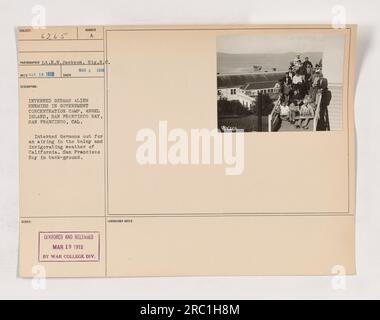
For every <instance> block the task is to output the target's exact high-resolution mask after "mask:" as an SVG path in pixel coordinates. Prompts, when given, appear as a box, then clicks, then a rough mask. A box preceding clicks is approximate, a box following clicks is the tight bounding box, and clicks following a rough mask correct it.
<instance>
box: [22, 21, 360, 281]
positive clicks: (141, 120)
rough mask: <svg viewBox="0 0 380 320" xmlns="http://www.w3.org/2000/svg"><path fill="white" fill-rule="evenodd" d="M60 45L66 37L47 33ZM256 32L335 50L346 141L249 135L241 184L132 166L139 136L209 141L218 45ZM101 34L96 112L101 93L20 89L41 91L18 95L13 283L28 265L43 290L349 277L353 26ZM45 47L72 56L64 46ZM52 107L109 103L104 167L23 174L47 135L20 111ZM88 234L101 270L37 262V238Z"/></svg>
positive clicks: (71, 86)
mask: <svg viewBox="0 0 380 320" xmlns="http://www.w3.org/2000/svg"><path fill="white" fill-rule="evenodd" d="M80 29H82V28H80ZM48 30H49V29H48ZM78 30H79V29H78ZM64 31H67V33H68V34H69V37H70V36H71V34H75V32H73V31H72V29H70V28H66V29H65V28H58V27H56V28H53V29H51V32H53V33H55V32H58V33H60V32H64ZM39 32H41V31H39V30H33V31H32V32H29V33H26V37H27V38H29V37H30V36H31V34H32V35H33V33H37V34H38V33H39ZM260 32H264V34H265V33H268V34H276V35H277V36H279V37H281V34H287V33H292V34H293V33H294V34H300V35H301V36H305V35H307V34H313V33H317V34H325V37H329V36H331V35H332V36H334V37H336V36H341V37H343V39H344V41H340V42H341V43H344V44H345V46H344V47H342V50H341V56H342V60H341V61H342V63H341V65H342V67H343V68H342V78H343V87H344V89H343V93H344V99H343V110H344V112H343V116H344V120H343V130H342V131H334V132H314V133H310V132H308V133H298V132H294V133H259V134H246V135H245V151H244V152H245V169H244V172H243V174H242V175H240V176H226V175H225V174H224V171H223V169H224V168H220V167H218V166H193V165H189V166H182V165H180V166H175V167H174V166H171V165H169V166H155V165H152V166H140V165H139V164H138V163H137V162H136V156H135V152H136V148H137V147H138V145H136V140H135V139H136V133H137V132H138V130H140V129H142V128H154V127H155V126H156V125H157V124H158V121H160V120H166V121H168V123H169V126H171V125H173V126H174V127H179V128H183V129H187V130H190V129H191V128H208V129H213V128H215V127H216V124H215V123H216V118H217V116H216V46H215V43H216V37H217V36H220V35H231V34H237V35H240V34H257V33H260ZM78 34H79V31H78ZM104 34H105V44H104V46H105V49H106V51H105V58H106V59H107V61H108V65H107V67H106V79H105V83H104V84H105V88H106V89H105V90H106V91H105V92H106V94H105V100H104V96H102V95H101V94H100V92H102V90H101V88H99V84H103V82H102V81H89V80H86V81H85V82H80V80H78V81H77V80H75V81H74V82H72V81H71V79H70V80H68V79H58V80H55V81H54V80H52V79H43V80H40V79H38V80H36V79H27V80H24V79H20V84H29V83H37V84H38V86H37V88H36V89H28V90H21V91H20V92H21V94H20V129H21V135H20V161H21V162H20V164H21V167H20V172H21V217H22V219H21V224H20V226H21V230H20V231H21V234H20V237H21V238H20V241H21V242H20V274H21V276H23V277H29V276H32V274H33V266H35V265H37V264H38V265H42V266H43V267H44V268H46V275H47V276H48V277H78V276H111V277H112V276H150V275H155V276H165V275H166V276H174V275H255V274H256V275H260V274H263V275H281V274H283V275H292V274H293V275H300V274H313V275H314V274H316V275H322V274H329V272H330V271H331V269H332V268H334V266H344V268H345V270H346V272H347V273H349V274H353V273H355V249H354V243H355V242H354V238H355V237H354V209H353V208H354V202H355V193H354V191H353V189H354V180H353V178H352V177H354V176H355V171H354V161H355V159H354V157H353V154H354V153H353V152H354V141H353V99H352V78H351V77H352V76H353V68H354V59H355V56H354V48H355V43H356V42H355V41H356V39H355V35H356V28H355V27H354V26H347V28H346V29H343V30H339V31H336V30H333V29H331V28H330V27H329V26H203V27H202V26H196V27H194V26H187V27H184V26H182V27H179V26H172V27H165V26H161V27H159V26H158V27H105V31H104ZM19 36H20V40H21V41H20V45H19V46H20V50H21V51H26V50H31V49H34V50H40V49H41V48H40V44H39V43H40V41H35V42H34V41H30V42H28V41H22V40H27V38H25V36H24V33H22V32H20V33H19ZM37 39H38V37H37ZM97 42H98V41H96V40H95V42H94V43H93V42H92V41H87V42H84V43H83V46H84V48H81V50H85V49H88V50H93V49H91V46H95V48H96V45H97ZM52 43H53V44H52V45H53V48H55V47H56V50H58V49H59V50H62V49H63V50H68V48H70V45H71V40H68V41H67V42H65V41H54V42H52ZM163 43H164V44H165V45H162V44H163ZM42 45H46V42H42ZM87 46H90V48H87ZM99 46H100V44H99ZM48 49H50V48H48V47H45V48H43V50H48ZM50 50H51V49H50ZM325 50H326V55H325V57H324V58H325V60H326V64H327V65H329V64H331V63H332V58H331V54H330V53H329V49H326V48H325ZM49 53H50V52H49V51H48V52H47V55H49ZM337 63H338V64H339V62H337ZM97 86H98V87H97ZM86 91H87V92H86ZM147 92H148V93H147ZM55 94H56V95H57V97H65V94H69V95H70V96H71V97H78V96H84V97H91V98H90V103H92V105H90V107H95V106H99V105H101V104H102V103H103V101H106V107H105V109H104V111H103V114H104V115H105V122H104V123H105V128H104V132H105V135H106V141H107V143H106V145H105V151H106V153H105V156H104V157H99V156H96V157H91V160H84V161H75V162H72V161H64V162H62V161H28V160H27V153H26V151H27V148H26V146H25V144H26V143H27V141H28V139H30V137H31V136H33V133H39V134H43V133H46V134H48V133H52V131H51V130H52V128H51V126H48V127H47V129H46V127H42V128H38V127H36V126H25V123H26V119H25V118H24V117H25V116H26V113H25V112H24V110H25V109H24V108H25V105H26V102H27V101H28V99H29V97H46V96H47V97H49V96H53V97H54V95H55ZM91 125H92V122H90V123H89V124H88V125H85V126H79V128H76V127H75V128H74V127H73V128H69V130H68V129H67V127H65V126H59V125H58V126H56V129H55V131H54V133H65V132H66V133H71V132H73V133H76V134H79V133H86V132H88V133H90V132H93V130H95V132H93V133H101V132H102V128H101V124H100V125H99V122H95V124H94V128H92V127H91ZM96 125H97V127H96ZM45 130H46V131H45ZM71 130H74V131H71ZM280 164H281V165H280ZM284 167H285V168H287V170H283V168H284ZM104 170H105V171H104ZM350 178H351V180H350ZM55 184H57V187H54V185H55ZM57 197H58V198H57ZM102 211H103V216H104V219H100V217H101V216H102V214H101V212H102ZM194 215H195V216H194ZM86 216H88V218H87V219H86V218H85V217H86ZM112 216H119V217H124V218H125V219H126V220H124V222H123V221H117V219H114V220H112V219H111V218H110V217H112ZM142 216H149V218H140V217H142ZM192 216H193V217H192ZM127 218H132V221H131V222H128V223H126V221H127ZM88 225H90V226H91V228H90V231H98V232H100V238H101V247H102V250H101V253H99V255H100V256H101V258H100V260H99V261H98V262H72V263H69V262H66V263H65V262H45V261H44V262H42V261H38V256H39V255H40V252H39V250H41V246H43V247H45V244H44V243H40V242H37V241H36V239H39V237H38V236H37V235H38V234H39V232H51V231H57V232H65V231H70V232H75V231H78V232H79V231H81V232H82V231H86V230H88ZM67 264H69V265H70V266H67Z"/></svg>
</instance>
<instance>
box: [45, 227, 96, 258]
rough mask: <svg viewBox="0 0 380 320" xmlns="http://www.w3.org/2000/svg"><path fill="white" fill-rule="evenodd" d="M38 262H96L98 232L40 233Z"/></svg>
mask: <svg viewBox="0 0 380 320" xmlns="http://www.w3.org/2000/svg"><path fill="white" fill-rule="evenodd" d="M38 254H39V261H40V262H98V261H99V260H100V233H99V232H87V231H86V232H78V231H76V232H40V233H39V250H38Z"/></svg>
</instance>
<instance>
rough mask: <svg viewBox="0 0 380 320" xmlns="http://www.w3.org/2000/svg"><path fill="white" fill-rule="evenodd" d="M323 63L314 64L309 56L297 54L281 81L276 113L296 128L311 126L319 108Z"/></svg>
mask: <svg viewBox="0 0 380 320" xmlns="http://www.w3.org/2000/svg"><path fill="white" fill-rule="evenodd" d="M323 81H324V79H323V75H322V63H319V64H316V65H315V66H313V64H312V62H311V61H310V60H309V58H308V57H305V59H303V60H302V58H301V55H300V54H297V55H296V57H295V58H294V60H293V61H291V63H290V66H289V70H288V71H287V72H286V74H285V75H284V77H283V78H282V79H281V80H280V81H279V84H278V85H279V87H280V96H279V100H278V102H277V103H276V105H275V110H274V114H277V116H280V117H281V119H284V120H288V121H289V122H290V123H291V124H293V125H294V126H295V127H296V128H303V129H308V128H309V122H310V120H311V119H312V118H313V117H314V114H315V112H316V109H317V101H316V97H317V93H318V91H319V90H320V89H321V88H322V87H323Z"/></svg>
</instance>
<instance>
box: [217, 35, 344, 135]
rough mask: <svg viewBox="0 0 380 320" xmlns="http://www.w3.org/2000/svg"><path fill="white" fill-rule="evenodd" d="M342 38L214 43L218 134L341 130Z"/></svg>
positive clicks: (242, 38)
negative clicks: (215, 47)
mask: <svg viewBox="0 0 380 320" xmlns="http://www.w3.org/2000/svg"><path fill="white" fill-rule="evenodd" d="M343 62H344V35H343V34H339V33H332V34H291V33H286V34H281V35H280V34H279V35H276V34H270V35H263V34H261V35H228V36H220V37H218V39H217V87H218V91H217V99H218V101H217V105H218V111H217V112H218V128H219V130H220V131H221V132H226V131H229V132H230V131H237V130H239V131H244V132H281V131H295V132H297V131H298V132H301V131H336V130H342V126H343V123H342V117H343V107H342V105H343V97H342V93H343V84H342V83H343Z"/></svg>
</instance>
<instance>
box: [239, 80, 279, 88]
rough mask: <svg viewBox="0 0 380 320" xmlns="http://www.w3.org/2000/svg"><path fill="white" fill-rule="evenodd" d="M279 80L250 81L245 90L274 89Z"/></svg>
mask: <svg viewBox="0 0 380 320" xmlns="http://www.w3.org/2000/svg"><path fill="white" fill-rule="evenodd" d="M276 83H277V81H263V82H253V83H248V84H247V85H246V86H245V88H244V90H259V89H273V87H274V86H275V85H276Z"/></svg>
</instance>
